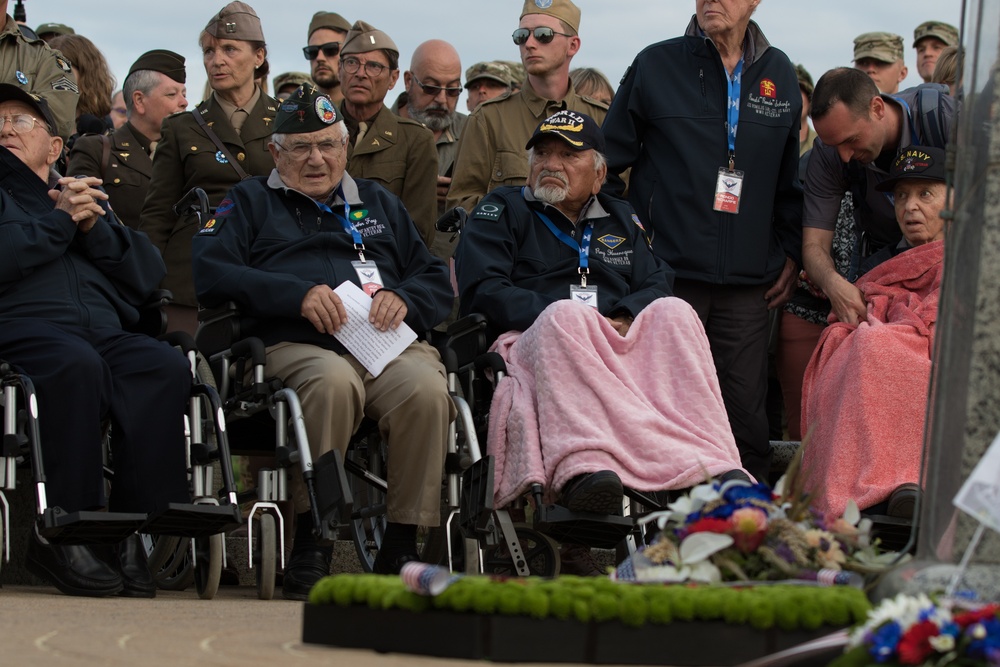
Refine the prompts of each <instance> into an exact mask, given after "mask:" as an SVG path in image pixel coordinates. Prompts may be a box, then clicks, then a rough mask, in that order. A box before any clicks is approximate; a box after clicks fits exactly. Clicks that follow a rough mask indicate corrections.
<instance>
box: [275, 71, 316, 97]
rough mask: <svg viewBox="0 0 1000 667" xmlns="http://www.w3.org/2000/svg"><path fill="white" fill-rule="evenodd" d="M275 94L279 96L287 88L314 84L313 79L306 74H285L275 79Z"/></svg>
mask: <svg viewBox="0 0 1000 667" xmlns="http://www.w3.org/2000/svg"><path fill="white" fill-rule="evenodd" d="M272 83H273V84H274V93H275V95H277V94H278V93H279V92H281V89H282V88H284V87H285V86H295V87H296V88H298V87H299V86H302V85H304V84H307V83H312V79H311V78H310V77H309V75H308V74H306V73H305V72H283V73H281V74H279V75H278V76H276V77H274V79H273V81H272Z"/></svg>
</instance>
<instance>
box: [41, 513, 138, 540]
mask: <svg viewBox="0 0 1000 667" xmlns="http://www.w3.org/2000/svg"><path fill="white" fill-rule="evenodd" d="M146 519H147V517H146V515H145V514H138V513H137V514H131V513H124V512H89V511H81V512H65V511H63V510H62V508H60V507H50V508H48V509H46V510H45V512H44V513H43V514H42V516H40V517H39V518H38V532H39V534H40V535H41V536H42V537H44V538H45V539H46V540H48V541H49V542H52V543H53V544H117V543H118V542H121V541H122V540H124V539H125V538H126V537H128V536H129V535H131V534H132V533H134V532H136V531H137V530H139V527H140V526H142V524H144V523H145V522H146Z"/></svg>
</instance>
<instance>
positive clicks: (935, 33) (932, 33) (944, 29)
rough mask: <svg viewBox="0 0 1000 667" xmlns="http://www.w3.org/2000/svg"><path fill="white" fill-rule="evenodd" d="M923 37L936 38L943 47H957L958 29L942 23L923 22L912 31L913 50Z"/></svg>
mask: <svg viewBox="0 0 1000 667" xmlns="http://www.w3.org/2000/svg"><path fill="white" fill-rule="evenodd" d="M924 37H937V38H938V39H940V40H941V41H942V42H944V43H945V46H958V28H956V27H955V26H953V25H951V24H949V23H943V22H942V21H924V22H923V23H921V24H920V25H918V26H917V29H916V30H914V31H913V48H917V42H919V41H920V40H922V39H923V38H924Z"/></svg>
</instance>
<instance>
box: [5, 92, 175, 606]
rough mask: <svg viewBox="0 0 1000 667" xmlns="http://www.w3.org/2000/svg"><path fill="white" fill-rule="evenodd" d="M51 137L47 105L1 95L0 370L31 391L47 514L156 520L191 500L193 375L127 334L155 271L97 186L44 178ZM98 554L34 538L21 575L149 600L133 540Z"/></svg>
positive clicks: (146, 250)
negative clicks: (188, 422) (19, 377)
mask: <svg viewBox="0 0 1000 667" xmlns="http://www.w3.org/2000/svg"><path fill="white" fill-rule="evenodd" d="M56 125H57V119H56V118H54V117H53V115H52V113H51V110H50V107H49V105H48V103H47V102H46V100H45V99H43V98H41V97H36V96H33V95H30V94H28V93H26V92H24V91H23V90H21V89H20V88H18V87H17V86H14V85H10V84H0V184H2V185H0V358H2V359H4V360H6V361H7V362H9V363H10V364H12V365H13V366H14V368H16V369H17V370H18V371H20V372H22V373H24V374H25V375H27V376H28V377H29V378H30V379H31V380H32V382H33V384H34V386H35V388H36V396H37V403H38V422H39V435H40V439H41V445H42V446H41V449H42V452H43V454H42V460H43V462H44V468H45V472H46V474H47V499H48V503H49V504H50V505H52V506H57V507H59V508H61V509H62V510H64V511H65V512H68V513H73V512H78V511H81V512H82V511H89V510H95V509H100V508H105V507H107V508H108V509H109V510H110V511H111V512H120V513H138V514H140V515H141V514H149V513H154V512H157V511H159V510H163V509H165V508H166V507H167V505H168V503H174V502H179V503H186V502H189V500H190V493H189V491H188V487H187V479H186V476H185V475H186V464H185V454H184V448H183V443H184V430H183V429H184V427H183V415H184V412H185V406H186V402H187V399H188V396H189V393H190V391H191V382H192V380H191V372H190V368H189V366H188V362H187V360H186V359H185V358H184V356H183V355H181V354H178V353H177V352H176V351H175V350H174V349H173V348H171V347H170V346H168V345H166V344H165V343H162V342H159V341H157V340H155V339H153V338H150V337H149V336H146V335H141V334H133V333H128V332H126V331H124V330H123V327H127V326H130V325H134V324H135V323H136V322H137V320H138V319H139V312H138V306H140V305H142V304H143V303H144V302H145V301H147V299H148V298H149V297H150V295H151V294H152V293H153V292H154V290H155V289H156V287H157V285H158V284H159V282H160V280H161V279H162V278H163V275H164V273H165V268H164V265H163V260H162V259H161V258H160V253H159V252H158V251H157V250H156V248H155V247H154V246H153V245H152V243H150V241H149V239H148V238H146V235H145V234H142V233H140V232H137V231H134V230H132V229H129V228H128V227H125V226H124V225H122V224H121V223H120V222H119V220H118V219H117V218H116V217H115V215H114V213H112V212H111V210H110V209H109V208H108V207H107V206H106V204H105V203H104V202H105V200H107V198H108V197H107V195H106V194H105V193H104V192H103V191H102V190H100V189H98V186H99V185H100V183H101V181H100V180H99V179H96V178H68V177H67V178H60V177H59V175H58V174H57V173H55V172H54V171H53V170H52V165H53V164H54V163H55V161H56V159H57V158H58V157H59V156H60V154H61V152H62V148H63V142H62V139H60V138H59V136H58V135H57V134H55V129H56ZM106 419H110V423H111V455H112V458H113V461H114V467H115V475H114V482H113V485H112V492H111V495H110V498H106V497H105V496H106V492H105V480H104V438H103V432H102V429H103V426H102V423H103V422H104V421H105V420H106ZM36 481H40V480H36ZM103 551H105V552H107V553H101V551H100V550H98V548H97V547H93V546H89V545H86V544H84V545H80V544H73V545H66V544H54V543H49V542H48V541H47V540H45V539H44V538H43V537H41V535H40V534H39V533H38V531H37V530H36V529H33V531H32V536H31V537H30V538H29V541H28V550H27V556H26V558H27V563H26V564H27V568H28V570H30V571H31V572H33V573H34V574H36V575H38V576H40V577H42V578H44V579H46V580H48V581H50V582H51V583H53V584H54V585H55V586H56V587H57V588H58V589H59V590H61V591H62V592H64V593H66V594H69V595H87V596H103V595H114V594H121V595H129V596H141V597H153V596H154V595H155V593H156V588H155V586H154V584H153V580H152V577H151V576H150V574H149V572H148V570H147V568H146V556H145V552H144V550H143V549H142V546H141V543H140V541H139V539H138V536H137V535H135V534H134V533H133V534H132V536H131V537H129V538H127V539H125V541H124V542H123V543H122V544H121V545H119V546H118V548H116V549H114V550H113V551H112V550H110V549H104V550H103Z"/></svg>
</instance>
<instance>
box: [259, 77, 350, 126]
mask: <svg viewBox="0 0 1000 667" xmlns="http://www.w3.org/2000/svg"><path fill="white" fill-rule="evenodd" d="M339 120H342V119H341V118H340V114H338V113H337V107H336V106H334V104H333V102H331V101H330V98H329V97H327V96H326V95H324V94H323V93H321V92H320V91H319V88H317V87H316V86H314V85H313V84H311V83H307V84H304V85H301V86H299V87H298V88H296V89H295V90H294V91H293V92H292V94H291V95H289V96H288V97H287V98H285V99H284V100H282V102H281V104H280V105H278V116H277V118H275V119H274V133H275V134H302V133H304V132H316V131H318V130H322V129H324V128H327V127H329V126H331V125H333V124H334V123H336V122H337V121H339Z"/></svg>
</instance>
